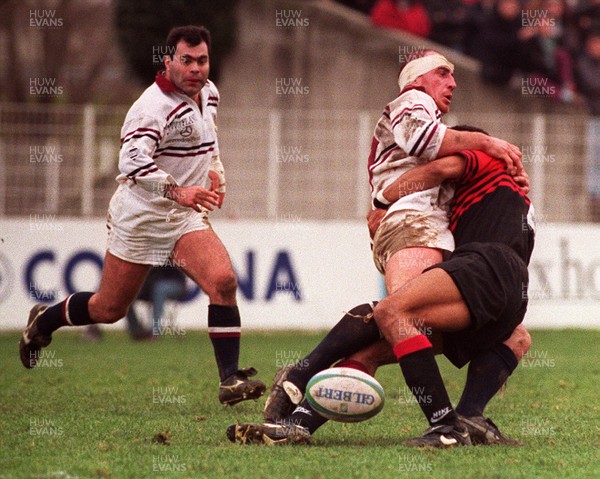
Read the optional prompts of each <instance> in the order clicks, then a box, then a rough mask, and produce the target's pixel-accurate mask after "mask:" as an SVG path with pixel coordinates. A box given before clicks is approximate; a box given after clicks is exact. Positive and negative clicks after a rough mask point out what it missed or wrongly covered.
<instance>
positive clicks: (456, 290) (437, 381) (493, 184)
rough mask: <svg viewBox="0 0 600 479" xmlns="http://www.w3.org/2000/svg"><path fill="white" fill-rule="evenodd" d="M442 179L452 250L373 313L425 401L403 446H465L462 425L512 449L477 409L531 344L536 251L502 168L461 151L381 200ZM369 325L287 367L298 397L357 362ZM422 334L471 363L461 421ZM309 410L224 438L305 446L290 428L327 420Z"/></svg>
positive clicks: (340, 331) (525, 204)
mask: <svg viewBox="0 0 600 479" xmlns="http://www.w3.org/2000/svg"><path fill="white" fill-rule="evenodd" d="M446 179H451V180H455V182H456V192H455V197H454V201H453V204H452V208H451V211H452V217H451V219H450V227H451V229H452V231H453V234H454V236H455V240H456V245H457V248H456V250H455V251H454V253H452V255H451V256H450V258H448V260H446V261H444V262H443V263H440V264H437V265H435V266H432V267H430V268H428V269H427V270H426V271H425V272H424V274H423V275H421V276H419V277H418V278H416V279H415V280H413V281H411V282H410V283H408V284H407V285H406V286H405V287H404V288H402V289H401V290H400V291H399V292H397V293H394V294H392V295H391V296H390V297H388V298H386V299H385V300H383V301H382V303H381V306H378V307H377V308H376V309H375V317H376V319H377V324H378V325H380V327H381V329H382V331H383V332H384V334H385V335H386V339H388V341H390V343H391V344H392V345H393V346H394V352H395V353H396V357H397V359H398V361H399V362H400V365H401V367H402V370H403V373H404V374H405V377H406V380H407V384H408V385H409V387H410V388H411V390H413V391H419V396H420V397H426V398H427V399H428V401H427V402H424V403H420V405H421V407H422V409H423V411H424V413H425V415H426V416H427V419H428V420H429V422H430V424H431V426H432V427H430V428H429V429H428V431H426V434H425V435H424V436H423V437H421V438H416V439H413V440H409V441H407V444H408V445H414V446H423V445H430V446H450V445H456V444H468V443H470V440H469V437H468V434H465V431H464V426H466V427H467V429H468V430H469V431H470V432H471V434H477V435H478V437H477V442H483V443H494V442H502V443H505V444H506V443H508V444H514V443H516V441H512V440H510V439H508V438H506V437H504V436H503V435H501V433H500V432H499V431H498V429H497V428H496V427H495V426H494V425H493V423H491V421H489V420H485V419H484V418H483V409H484V407H485V406H486V405H487V403H488V402H489V401H490V400H491V398H492V397H493V396H494V395H495V393H496V392H497V391H498V389H499V388H500V387H501V386H502V384H503V383H504V382H505V381H506V379H507V378H508V376H509V375H510V374H511V373H512V371H513V370H514V369H515V368H516V366H517V365H518V361H519V360H520V359H521V357H522V356H523V355H524V354H525V353H526V352H527V350H528V348H529V345H530V338H529V335H528V333H527V332H526V331H525V329H524V328H523V327H522V326H521V325H520V323H521V321H522V320H523V316H524V314H525V310H526V305H527V295H526V291H527V283H528V276H527V263H528V262H529V258H530V256H531V251H532V248H533V227H532V224H531V223H532V221H531V218H532V214H531V205H530V202H529V199H528V198H527V197H526V195H525V193H524V192H523V191H522V190H521V189H520V187H519V186H518V185H517V183H516V182H515V180H514V179H513V178H512V177H511V176H510V175H508V173H507V172H506V167H505V165H504V163H502V162H500V161H498V160H495V159H493V158H491V157H489V156H487V155H485V154H484V153H481V152H477V151H464V152H461V153H460V154H458V155H454V156H450V157H446V158H442V159H440V160H436V161H433V162H430V163H428V164H426V165H422V166H420V167H417V168H414V169H412V170H411V171H409V172H407V173H405V174H404V175H403V176H401V177H400V178H399V179H398V180H396V182H394V183H393V184H392V185H390V186H389V187H388V188H387V189H386V192H385V196H386V197H389V198H393V199H394V200H396V199H398V198H399V197H401V196H403V195H404V192H414V191H415V185H419V188H430V187H432V186H433V185H436V184H440V183H441V182H442V181H444V180H446ZM373 223H374V224H376V223H377V222H376V221H375V222H373ZM370 309H371V308H370V306H369V305H361V306H359V307H357V308H354V309H353V310H352V311H351V313H352V312H359V311H360V313H359V315H360V314H365V313H368V311H370ZM374 326H375V325H374V324H373V322H372V321H371V322H367V323H365V322H363V321H362V320H359V321H356V319H355V318H354V317H353V315H352V314H349V315H346V316H344V318H342V320H341V321H340V322H339V323H338V325H336V326H335V327H334V329H333V330H332V331H331V332H330V333H329V334H328V335H327V336H326V338H325V339H324V340H323V341H322V342H321V343H320V344H319V345H318V346H317V348H315V350H314V351H313V352H312V353H310V354H309V355H308V356H307V359H308V361H305V362H304V363H306V364H309V365H310V367H309V368H305V370H301V368H298V367H295V368H293V369H292V370H291V371H289V373H288V375H287V380H288V381H292V382H293V384H294V385H295V386H296V387H297V388H299V389H301V390H302V391H304V388H305V386H306V383H307V382H308V380H309V379H310V377H312V375H313V374H315V373H316V372H318V371H319V370H321V369H324V368H326V367H329V366H330V365H331V364H332V363H333V362H335V361H336V360H338V359H340V358H344V357H349V356H350V357H351V358H352V357H357V355H355V356H352V351H357V350H358V349H361V348H364V347H365V346H367V344H371V343H374V342H376V341H377V340H378V339H379V331H378V330H377V328H375V327H374ZM420 329H421V330H433V331H434V335H435V334H436V333H441V336H442V337H443V353H444V354H445V355H446V356H447V357H448V358H449V359H450V360H451V361H452V362H453V363H454V364H455V365H456V366H458V367H462V366H464V365H465V364H466V363H467V362H470V363H471V364H470V366H469V372H468V377H467V384H466V386H465V390H464V392H463V396H462V398H461V400H460V402H459V404H458V406H457V409H456V411H457V412H459V413H460V414H461V417H460V422H459V420H458V418H457V416H456V413H455V412H454V410H453V409H452V406H451V404H450V401H449V399H448V395H447V393H446V390H445V387H444V384H443V381H442V379H441V376H440V374H439V370H438V368H437V364H436V363H435V359H434V358H433V349H432V345H431V342H430V341H429V338H427V337H426V336H425V335H423V334H421V332H420ZM367 349H368V348H367ZM358 357H359V358H360V359H361V361H362V362H363V363H364V364H362V366H363V367H362V368H361V367H360V366H361V364H360V362H356V361H354V366H355V367H357V366H358V368H360V369H363V370H365V371H366V372H369V373H370V374H373V373H374V370H375V369H376V367H377V366H378V365H381V364H385V363H386V362H389V361H388V360H387V358H382V357H381V356H380V357H376V355H375V356H372V357H369V355H368V354H366V355H364V354H363V355H360V353H359V355H358ZM345 365H347V366H350V367H352V364H345ZM276 382H277V381H276ZM283 385H284V386H285V382H284V383H283ZM274 386H275V387H274V389H272V393H271V397H272V398H273V400H274V402H280V403H281V404H282V407H281V410H285V409H286V408H287V409H288V410H289V405H290V402H289V399H288V398H287V396H285V392H283V389H282V388H281V386H282V385H281V384H279V385H278V384H275V385H274ZM277 386H279V390H278V389H277ZM271 397H270V398H271ZM282 399H283V401H282ZM417 399H419V398H417ZM286 400H287V401H286ZM307 406H308V405H307V404H306V401H304V402H303V403H302V404H301V407H299V408H298V409H297V410H296V411H295V412H294V413H293V414H292V415H290V416H288V415H287V414H283V415H282V416H281V417H277V414H273V411H270V412H271V416H272V417H271V418H270V419H271V421H275V422H278V423H279V424H278V425H275V426H274V427H269V426H268V425H238V426H237V427H236V428H233V426H232V427H230V429H229V431H228V432H229V436H230V439H232V440H235V439H236V437H235V436H238V437H237V439H240V438H248V437H249V434H248V433H250V435H252V434H254V435H255V437H258V436H260V434H264V435H269V436H270V439H279V440H282V441H284V442H285V440H286V439H288V438H289V439H291V440H292V441H298V440H304V439H306V437H305V436H303V434H302V432H303V431H301V430H300V429H301V428H298V427H296V426H297V425H300V426H304V427H305V428H306V429H307V430H308V432H310V433H312V432H314V430H316V428H318V427H319V426H320V425H321V424H323V423H324V419H322V418H320V417H318V415H316V414H313V413H312V412H311V411H310V408H309V407H307ZM272 409H274V408H272ZM273 416H275V417H273ZM248 426H250V427H248ZM474 439H475V438H474Z"/></svg>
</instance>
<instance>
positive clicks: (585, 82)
mask: <svg viewBox="0 0 600 479" xmlns="http://www.w3.org/2000/svg"><path fill="white" fill-rule="evenodd" d="M575 73H576V78H577V84H578V86H579V91H580V92H581V93H582V95H583V96H584V97H585V100H586V103H587V107H588V110H589V112H590V113H591V115H592V116H591V117H590V118H589V120H588V128H587V142H586V143H587V155H586V156H587V168H586V170H587V171H586V175H587V190H588V193H589V194H590V196H591V206H592V212H591V213H592V219H593V220H594V221H600V30H592V31H591V32H590V33H589V34H588V36H587V39H586V41H585V46H584V51H583V53H582V54H581V56H580V57H579V58H578V59H577V63H576V70H575Z"/></svg>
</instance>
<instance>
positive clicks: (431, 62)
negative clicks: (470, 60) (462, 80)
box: [398, 53, 454, 91]
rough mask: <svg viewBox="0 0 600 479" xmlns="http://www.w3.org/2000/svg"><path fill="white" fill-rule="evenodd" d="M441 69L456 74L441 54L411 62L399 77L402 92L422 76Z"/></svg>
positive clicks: (451, 65) (452, 66)
mask: <svg viewBox="0 0 600 479" xmlns="http://www.w3.org/2000/svg"><path fill="white" fill-rule="evenodd" d="M440 67H445V68H448V69H449V70H450V71H451V72H452V73H454V65H453V64H452V63H450V62H449V61H448V60H447V59H446V57H444V56H443V55H440V54H439V53H434V54H431V55H426V56H424V57H421V58H416V59H414V60H411V61H410V62H408V63H407V64H406V65H405V66H404V68H403V69H402V71H401V72H400V76H399V77H398V86H399V87H400V91H402V90H404V89H405V88H406V87H407V86H409V85H410V84H411V83H413V82H414V81H415V80H416V79H417V78H418V77H420V76H421V75H424V74H425V73H427V72H430V71H431V70H435V69H437V68H440Z"/></svg>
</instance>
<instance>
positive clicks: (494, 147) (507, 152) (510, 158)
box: [483, 136, 523, 176]
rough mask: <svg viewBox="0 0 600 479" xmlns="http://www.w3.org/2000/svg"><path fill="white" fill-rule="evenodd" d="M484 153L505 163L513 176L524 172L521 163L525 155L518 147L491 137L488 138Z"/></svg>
mask: <svg viewBox="0 0 600 479" xmlns="http://www.w3.org/2000/svg"><path fill="white" fill-rule="evenodd" d="M483 151H484V152H485V153H487V154H488V155H490V156H491V157H493V158H498V159H499V160H502V161H504V162H505V163H506V166H507V168H508V172H509V173H510V174H511V175H513V176H514V175H520V174H521V173H522V172H523V164H522V163H521V157H522V156H523V154H522V153H521V149H520V148H519V147H518V146H515V145H513V144H511V143H509V142H507V141H504V140H501V139H500V138H494V137H493V136H490V137H488V138H487V141H486V143H485V148H484V149H483Z"/></svg>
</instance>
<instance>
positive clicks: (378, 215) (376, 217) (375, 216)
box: [367, 208, 387, 239]
mask: <svg viewBox="0 0 600 479" xmlns="http://www.w3.org/2000/svg"><path fill="white" fill-rule="evenodd" d="M386 212H387V210H383V209H381V208H375V209H374V210H370V211H369V212H368V213H367V223H368V225H369V235H371V239H373V238H374V237H375V233H376V232H377V229H378V228H379V225H380V224H381V220H382V219H383V217H384V216H385V214H386Z"/></svg>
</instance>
